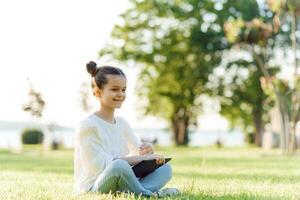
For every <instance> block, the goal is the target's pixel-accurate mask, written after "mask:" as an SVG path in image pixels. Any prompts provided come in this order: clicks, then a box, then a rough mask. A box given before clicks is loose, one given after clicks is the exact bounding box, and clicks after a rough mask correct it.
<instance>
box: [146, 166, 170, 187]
mask: <svg viewBox="0 0 300 200" xmlns="http://www.w3.org/2000/svg"><path fill="white" fill-rule="evenodd" d="M171 178H172V168H171V165H170V164H168V163H166V164H164V165H163V166H161V167H159V168H157V169H156V170H155V171H154V172H152V173H151V174H148V175H147V176H145V177H144V178H143V179H141V180H140V182H141V184H142V186H143V187H144V188H146V189H148V190H150V191H152V192H156V191H158V190H159V189H161V188H162V187H163V186H164V185H166V184H167V182H169V180H170V179H171Z"/></svg>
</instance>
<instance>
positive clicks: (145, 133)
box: [0, 128, 245, 148]
mask: <svg viewBox="0 0 300 200" xmlns="http://www.w3.org/2000/svg"><path fill="white" fill-rule="evenodd" d="M133 131H134V132H135V134H136V135H138V136H139V137H140V138H142V139H144V140H147V141H153V140H157V144H159V145H162V146H168V145H171V144H172V143H173V140H172V134H171V132H168V131H166V130H152V129H134V130H133ZM52 137H53V138H54V139H55V140H57V141H60V142H61V143H62V144H63V145H64V146H65V147H66V148H72V147H73V146H74V129H65V130H64V129H61V130H57V131H54V132H52ZM244 139H245V138H244V135H243V134H242V133H241V132H239V131H232V132H226V131H199V132H193V133H190V135H189V141H190V142H189V145H190V146H207V145H214V144H216V142H217V141H218V140H219V141H221V143H222V144H223V145H224V146H229V147H232V146H243V145H244ZM46 141H48V142H49V135H48V136H46ZM0 148H21V130H14V129H12V128H9V129H3V128H2V129H1V128H0Z"/></svg>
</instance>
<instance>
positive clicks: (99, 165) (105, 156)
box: [74, 114, 140, 194]
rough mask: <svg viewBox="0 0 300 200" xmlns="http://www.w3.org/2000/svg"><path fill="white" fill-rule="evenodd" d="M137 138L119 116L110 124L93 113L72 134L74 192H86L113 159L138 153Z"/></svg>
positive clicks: (138, 143)
mask: <svg viewBox="0 0 300 200" xmlns="http://www.w3.org/2000/svg"><path fill="white" fill-rule="evenodd" d="M139 146H140V140H139V139H138V138H137V136H136V135H134V133H133V132H132V129H131V128H130V126H129V124H128V123H127V122H126V121H125V120H124V119H123V118H121V117H116V118H115V123H114V124H112V123H109V122H107V121H104V120H103V119H101V118H99V117H98V116H96V115H95V114H92V115H90V116H88V117H87V118H86V119H84V120H83V121H82V122H81V123H80V126H79V127H78V128H77V129H76V133H75V152H74V179H75V180H74V181H75V183H74V191H75V193H76V194H81V193H84V192H87V191H89V189H90V188H91V187H92V186H93V185H94V182H95V181H96V179H97V177H98V176H99V175H100V174H101V172H102V171H103V170H104V169H105V168H106V166H107V165H109V164H110V163H111V162H112V161H113V159H114V158H116V157H124V156H127V155H129V154H130V155H138V154H139Z"/></svg>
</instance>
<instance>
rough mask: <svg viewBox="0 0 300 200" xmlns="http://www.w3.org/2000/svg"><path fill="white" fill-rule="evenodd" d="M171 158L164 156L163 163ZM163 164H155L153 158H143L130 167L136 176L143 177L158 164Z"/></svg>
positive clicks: (157, 166)
mask: <svg viewBox="0 0 300 200" xmlns="http://www.w3.org/2000/svg"><path fill="white" fill-rule="evenodd" d="M170 160H171V158H165V163H167V162H169V161H170ZM163 165H164V164H159V165H158V164H156V161H155V159H153V160H143V161H142V162H140V163H138V164H136V165H134V166H133V167H132V170H133V172H134V174H135V176H136V177H140V178H143V177H145V176H147V175H148V174H150V173H151V172H153V171H154V170H156V169H157V168H159V167H160V166H163Z"/></svg>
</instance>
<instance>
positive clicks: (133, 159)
mask: <svg viewBox="0 0 300 200" xmlns="http://www.w3.org/2000/svg"><path fill="white" fill-rule="evenodd" d="M116 159H122V160H126V161H127V162H128V164H129V165H136V164H138V163H140V162H142V161H143V160H153V159H155V160H156V162H158V164H159V163H164V162H165V158H164V157H163V156H161V155H157V154H149V155H138V156H127V157H121V158H114V160H116Z"/></svg>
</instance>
